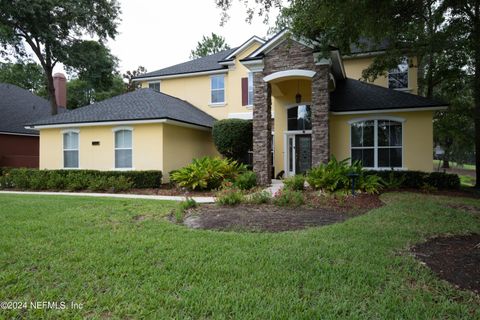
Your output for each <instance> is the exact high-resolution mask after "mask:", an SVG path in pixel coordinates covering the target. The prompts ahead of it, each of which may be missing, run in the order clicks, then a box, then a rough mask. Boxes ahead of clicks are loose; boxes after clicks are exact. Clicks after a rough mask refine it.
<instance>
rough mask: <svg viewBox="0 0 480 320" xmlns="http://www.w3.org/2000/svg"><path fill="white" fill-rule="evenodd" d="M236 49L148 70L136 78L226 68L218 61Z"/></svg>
mask: <svg viewBox="0 0 480 320" xmlns="http://www.w3.org/2000/svg"><path fill="white" fill-rule="evenodd" d="M236 49H237V48H233V49H228V50H224V51H220V52H218V53H215V54H212V55H209V56H206V57H202V58H198V59H194V60H191V61H187V62H184V63H180V64H177V65H174V66H171V67H167V68H164V69H160V70H156V71H152V72H148V73H145V74H142V75H140V76H138V77H136V78H135V79H143V78H150V77H161V76H170V75H175V74H185V73H195V72H203V71H215V70H222V69H226V68H227V67H226V66H222V65H221V64H219V63H218V62H219V61H222V60H223V59H224V58H225V57H227V56H228V55H229V54H230V53H232V52H234V51H235V50H236Z"/></svg>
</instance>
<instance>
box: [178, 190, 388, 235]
mask: <svg viewBox="0 0 480 320" xmlns="http://www.w3.org/2000/svg"><path fill="white" fill-rule="evenodd" d="M307 198H309V201H308V203H309V204H310V206H301V207H282V206H275V205H271V204H263V205H254V204H241V205H237V206H219V205H202V206H199V207H197V208H194V209H190V210H189V211H188V212H187V214H186V216H185V219H184V221H183V223H184V224H185V225H186V226H188V227H190V228H199V229H212V230H224V231H267V232H281V231H288V230H298V229H304V228H308V227H318V226H324V225H329V224H333V223H337V222H342V221H345V220H347V219H349V218H352V217H354V216H357V215H360V214H363V213H366V212H368V211H370V210H372V209H374V208H378V207H380V206H382V205H383V203H382V202H381V201H380V199H379V197H378V195H369V194H361V195H357V196H355V197H352V196H348V197H345V198H342V199H335V198H329V199H327V198H326V197H324V196H322V197H316V196H314V193H311V194H308V195H307ZM312 206H314V207H312Z"/></svg>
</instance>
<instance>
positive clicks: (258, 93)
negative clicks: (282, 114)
mask: <svg viewBox="0 0 480 320" xmlns="http://www.w3.org/2000/svg"><path fill="white" fill-rule="evenodd" d="M253 86H254V91H255V92H254V97H253V105H254V107H253V171H255V173H256V174H257V183H258V185H261V186H266V185H269V184H270V183H271V178H270V174H271V168H272V152H271V150H272V149H271V147H272V113H271V111H272V92H271V91H272V89H271V85H270V84H269V83H266V82H265V81H263V73H261V72H256V73H254V76H253Z"/></svg>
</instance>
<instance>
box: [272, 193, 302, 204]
mask: <svg viewBox="0 0 480 320" xmlns="http://www.w3.org/2000/svg"><path fill="white" fill-rule="evenodd" d="M273 203H274V204H275V205H277V206H281V207H299V206H301V205H302V204H304V203H305V198H304V196H303V193H302V192H301V191H294V190H288V189H283V190H280V191H279V192H278V193H277V194H275V197H273Z"/></svg>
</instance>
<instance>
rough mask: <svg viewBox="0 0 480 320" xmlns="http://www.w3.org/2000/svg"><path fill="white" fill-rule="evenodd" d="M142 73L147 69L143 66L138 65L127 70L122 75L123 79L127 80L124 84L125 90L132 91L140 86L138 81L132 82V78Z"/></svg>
mask: <svg viewBox="0 0 480 320" xmlns="http://www.w3.org/2000/svg"><path fill="white" fill-rule="evenodd" d="M144 73H147V69H146V68H145V67H143V66H138V68H137V70H132V71H130V70H128V71H127V72H125V73H124V74H123V75H122V77H123V79H125V80H127V84H126V91H127V92H128V91H134V90H135V89H137V88H138V87H139V86H140V84H139V83H135V82H133V78H135V77H138V76H139V75H142V74H144Z"/></svg>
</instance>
